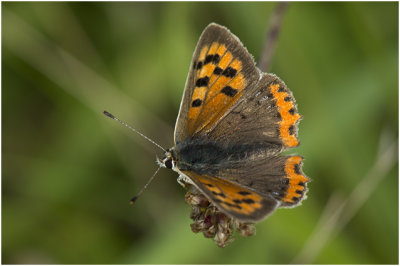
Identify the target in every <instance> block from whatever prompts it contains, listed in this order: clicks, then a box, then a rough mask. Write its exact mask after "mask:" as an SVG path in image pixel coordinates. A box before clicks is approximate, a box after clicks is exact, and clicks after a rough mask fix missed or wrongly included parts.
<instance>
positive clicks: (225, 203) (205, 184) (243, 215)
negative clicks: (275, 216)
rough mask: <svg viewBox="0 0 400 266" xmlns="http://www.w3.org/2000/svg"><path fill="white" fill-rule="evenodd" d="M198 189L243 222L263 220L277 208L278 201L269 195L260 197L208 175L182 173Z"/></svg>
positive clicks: (249, 190)
mask: <svg viewBox="0 0 400 266" xmlns="http://www.w3.org/2000/svg"><path fill="white" fill-rule="evenodd" d="M183 173H184V174H185V175H186V176H188V177H189V178H190V179H191V180H193V182H194V183H195V184H196V186H197V187H198V189H200V191H201V192H202V193H204V195H206V196H207V197H208V198H209V199H210V201H211V202H212V203H213V204H214V205H215V206H217V207H218V209H219V210H220V211H222V212H224V213H225V214H227V215H229V216H231V217H234V218H235V219H238V220H240V221H243V222H257V221H260V220H263V219H265V218H266V217H267V216H268V215H269V214H271V213H272V212H273V211H274V210H275V208H276V207H277V206H278V201H277V200H275V199H274V198H273V197H271V196H269V195H260V194H259V193H256V192H254V191H253V190H251V189H247V188H244V187H242V186H240V185H238V184H236V183H234V182H230V181H228V180H222V179H220V178H215V177H212V176H209V175H199V174H196V173H194V172H191V171H183Z"/></svg>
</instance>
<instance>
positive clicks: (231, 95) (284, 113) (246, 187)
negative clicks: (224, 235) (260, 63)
mask: <svg viewBox="0 0 400 266" xmlns="http://www.w3.org/2000/svg"><path fill="white" fill-rule="evenodd" d="M300 119H301V115H300V114H299V113H298V112H297V107H296V104H295V100H294V97H293V95H292V93H291V91H290V90H289V89H288V88H287V87H286V85H285V83H284V82H283V81H281V80H280V79H279V78H278V77H277V76H275V75H273V74H268V73H263V72H261V71H260V70H259V69H258V68H257V67H256V66H255V63H254V59H253V57H252V56H251V55H250V53H249V52H248V51H247V50H246V48H245V47H244V46H243V44H242V43H241V42H240V40H239V39H238V38H237V37H236V36H235V35H233V34H232V33H231V32H230V31H229V30H228V29H227V28H225V27H223V26H220V25H217V24H215V23H211V24H210V25H208V26H207V27H206V29H205V30H204V31H203V33H202V34H201V36H200V39H199V41H198V44H197V47H196V49H195V52H194V54H193V59H192V63H191V65H190V70H189V75H188V77H187V80H186V85H185V90H184V93H183V98H182V101H181V106H180V110H179V114H178V118H177V121H176V125H175V133H174V142H175V146H174V147H172V148H171V149H169V150H167V152H166V153H165V156H164V158H163V159H162V160H160V165H161V166H162V167H166V168H169V169H172V170H174V171H175V172H177V173H178V174H179V180H180V181H181V182H184V183H189V184H192V185H194V186H195V187H196V188H197V189H198V190H200V191H201V192H202V193H203V194H204V195H205V196H206V197H207V198H208V199H209V200H210V201H211V202H212V203H213V204H214V205H215V206H216V207H217V208H218V209H219V210H220V211H222V212H223V213H225V214H227V215H228V216H231V217H233V218H235V219H237V220H239V221H243V222H257V221H260V220H263V219H264V218H266V217H267V216H268V215H269V214H271V213H272V212H273V211H274V210H275V209H276V208H278V207H294V206H296V205H298V204H299V203H300V202H301V200H302V199H303V198H304V197H305V194H306V192H307V186H306V184H307V182H308V181H309V179H308V178H307V177H306V176H305V175H304V173H303V172H302V160H303V158H302V157H301V156H280V153H281V152H282V151H283V150H285V149H286V148H291V147H296V146H298V145H299V140H298V137H297V124H298V122H299V120H300Z"/></svg>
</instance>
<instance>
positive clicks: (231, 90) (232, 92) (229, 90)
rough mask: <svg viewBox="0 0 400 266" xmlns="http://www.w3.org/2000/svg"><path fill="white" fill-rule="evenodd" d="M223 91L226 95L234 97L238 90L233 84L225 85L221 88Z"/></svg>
mask: <svg viewBox="0 0 400 266" xmlns="http://www.w3.org/2000/svg"><path fill="white" fill-rule="evenodd" d="M221 92H222V93H223V94H225V95H226V96H229V97H233V96H235V95H236V93H237V90H236V89H234V88H232V87H231V86H225V87H224V88H223V89H222V90H221Z"/></svg>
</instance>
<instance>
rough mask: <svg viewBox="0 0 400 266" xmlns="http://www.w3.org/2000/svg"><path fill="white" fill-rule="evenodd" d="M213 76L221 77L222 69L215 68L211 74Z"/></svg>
mask: <svg viewBox="0 0 400 266" xmlns="http://www.w3.org/2000/svg"><path fill="white" fill-rule="evenodd" d="M213 73H214V74H215V75H221V73H222V68H220V67H216V68H215V69H214V72H213Z"/></svg>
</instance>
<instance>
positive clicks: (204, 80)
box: [196, 76, 210, 87]
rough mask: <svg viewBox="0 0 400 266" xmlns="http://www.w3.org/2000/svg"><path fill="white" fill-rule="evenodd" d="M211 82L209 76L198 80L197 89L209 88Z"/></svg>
mask: <svg viewBox="0 0 400 266" xmlns="http://www.w3.org/2000/svg"><path fill="white" fill-rule="evenodd" d="M209 81H210V78H209V77H208V76H205V77H204V78H199V79H198V80H196V87H205V86H208V82H209Z"/></svg>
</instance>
